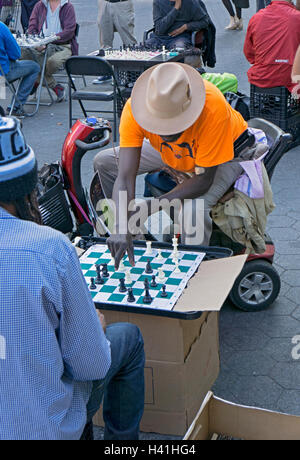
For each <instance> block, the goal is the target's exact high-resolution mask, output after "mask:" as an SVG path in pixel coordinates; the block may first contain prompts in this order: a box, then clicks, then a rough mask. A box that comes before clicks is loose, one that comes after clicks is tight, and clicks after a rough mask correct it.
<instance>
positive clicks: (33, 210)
mask: <svg viewBox="0 0 300 460" xmlns="http://www.w3.org/2000/svg"><path fill="white" fill-rule="evenodd" d="M12 204H13V205H14V206H15V208H16V212H17V217H19V219H22V220H30V221H31V222H35V223H36V224H39V225H42V224H43V222H42V216H41V213H40V210H39V205H38V200H37V193H36V190H33V192H31V193H30V194H29V195H26V196H24V197H22V198H19V199H18V200H16V201H14V202H13V203H12Z"/></svg>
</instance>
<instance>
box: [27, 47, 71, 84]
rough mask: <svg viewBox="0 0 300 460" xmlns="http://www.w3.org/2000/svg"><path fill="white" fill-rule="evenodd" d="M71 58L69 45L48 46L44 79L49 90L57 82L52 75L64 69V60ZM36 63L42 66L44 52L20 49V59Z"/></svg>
mask: <svg viewBox="0 0 300 460" xmlns="http://www.w3.org/2000/svg"><path fill="white" fill-rule="evenodd" d="M71 56H72V50H71V45H54V44H50V45H48V56H47V64H46V69H45V79H46V82H47V83H48V86H49V88H51V89H53V88H55V86H56V85H57V82H56V80H55V78H54V76H53V74H55V73H57V72H59V71H60V70H61V69H63V68H64V64H65V62H66V60H67V59H68V58H69V57H71ZM21 59H26V60H31V61H32V60H33V61H35V62H37V63H38V64H39V65H40V67H42V65H43V61H44V52H43V51H38V50H36V49H33V48H22V58H21Z"/></svg>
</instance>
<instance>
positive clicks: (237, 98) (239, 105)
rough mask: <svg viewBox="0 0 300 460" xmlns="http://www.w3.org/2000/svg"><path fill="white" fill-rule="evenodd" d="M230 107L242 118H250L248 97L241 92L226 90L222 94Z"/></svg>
mask: <svg viewBox="0 0 300 460" xmlns="http://www.w3.org/2000/svg"><path fill="white" fill-rule="evenodd" d="M224 96H225V98H226V100H227V102H228V103H229V104H230V105H231V107H232V108H233V109H235V110H237V111H238V112H240V114H241V115H242V116H243V118H244V120H246V121H248V120H250V118H251V117H250V97H249V96H247V95H246V94H242V93H239V92H237V93H231V92H227V93H225V94H224Z"/></svg>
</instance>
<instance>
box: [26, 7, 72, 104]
mask: <svg viewBox="0 0 300 460" xmlns="http://www.w3.org/2000/svg"><path fill="white" fill-rule="evenodd" d="M76 25H77V24H76V16H75V9H74V6H73V5H72V3H71V2H70V1H69V0H40V1H39V2H38V3H37V4H36V5H35V7H34V9H33V12H32V15H31V17H30V21H29V27H28V33H29V34H40V33H41V32H43V33H44V35H45V37H47V36H49V35H52V34H56V35H57V37H58V40H57V41H56V42H54V43H52V44H50V45H48V59H47V64H46V71H45V79H46V81H47V83H48V86H49V88H50V89H52V90H53V91H54V92H55V94H56V96H57V102H61V101H63V100H64V99H65V88H64V87H63V86H62V85H60V84H57V82H56V80H55V78H54V77H53V74H55V73H56V72H58V71H59V70H61V69H62V68H63V66H64V63H65V62H66V60H67V59H68V58H69V57H70V56H72V55H77V54H78V43H77V40H76ZM44 53H45V47H42V48H39V49H35V50H31V49H30V50H28V49H23V50H22V58H23V59H28V58H29V56H31V59H32V58H34V60H35V61H36V62H38V63H39V64H40V66H41V65H42V63H43V59H44ZM36 87H37V85H36Z"/></svg>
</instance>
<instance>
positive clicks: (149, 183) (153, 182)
mask: <svg viewBox="0 0 300 460" xmlns="http://www.w3.org/2000/svg"><path fill="white" fill-rule="evenodd" d="M175 186H176V182H175V181H174V180H173V179H172V178H171V176H169V174H168V173H166V172H165V171H158V172H153V173H148V174H147V175H146V177H145V191H144V197H145V198H149V197H152V196H153V193H152V192H151V188H152V187H155V188H156V189H158V190H161V192H162V193H168V192H170V191H171V190H172V189H173V188H174V187H175Z"/></svg>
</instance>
